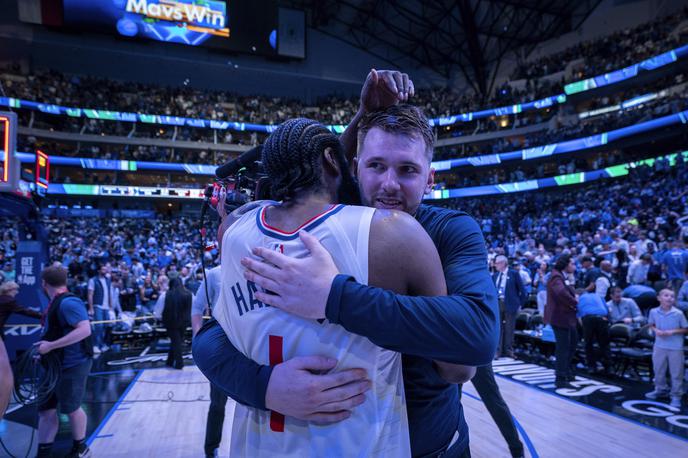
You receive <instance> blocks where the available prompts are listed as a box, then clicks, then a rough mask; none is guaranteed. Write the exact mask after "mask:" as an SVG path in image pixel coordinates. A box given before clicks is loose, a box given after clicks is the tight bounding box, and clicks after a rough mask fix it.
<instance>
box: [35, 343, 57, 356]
mask: <svg viewBox="0 0 688 458" xmlns="http://www.w3.org/2000/svg"><path fill="white" fill-rule="evenodd" d="M34 345H35V346H36V347H37V349H38V353H40V354H41V355H45V354H46V353H50V352H51V351H52V350H53V346H52V342H48V341H47V340H41V341H38V342H36V343H35V344H34Z"/></svg>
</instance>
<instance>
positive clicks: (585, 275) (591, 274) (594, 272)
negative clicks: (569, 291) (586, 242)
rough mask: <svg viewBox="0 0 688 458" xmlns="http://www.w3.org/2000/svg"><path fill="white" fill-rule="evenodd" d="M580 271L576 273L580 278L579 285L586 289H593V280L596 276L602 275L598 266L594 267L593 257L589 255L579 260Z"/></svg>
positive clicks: (589, 290)
mask: <svg viewBox="0 0 688 458" xmlns="http://www.w3.org/2000/svg"><path fill="white" fill-rule="evenodd" d="M581 267H582V271H581V272H580V274H579V275H578V278H579V279H580V286H581V287H582V288H584V289H585V290H586V291H588V292H591V291H595V281H596V280H597V277H599V276H600V275H602V272H601V271H600V269H599V268H597V267H595V264H594V262H593V259H592V258H591V257H590V256H585V257H584V258H583V259H582V260H581Z"/></svg>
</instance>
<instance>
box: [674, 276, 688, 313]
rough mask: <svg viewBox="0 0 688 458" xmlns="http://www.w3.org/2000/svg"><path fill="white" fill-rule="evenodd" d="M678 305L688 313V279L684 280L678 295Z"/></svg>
mask: <svg viewBox="0 0 688 458" xmlns="http://www.w3.org/2000/svg"><path fill="white" fill-rule="evenodd" d="M676 307H678V308H679V309H680V310H681V311H682V312H683V313H685V314H686V315H688V280H686V281H684V282H683V285H682V286H681V289H680V290H679V291H678V296H677V297H676Z"/></svg>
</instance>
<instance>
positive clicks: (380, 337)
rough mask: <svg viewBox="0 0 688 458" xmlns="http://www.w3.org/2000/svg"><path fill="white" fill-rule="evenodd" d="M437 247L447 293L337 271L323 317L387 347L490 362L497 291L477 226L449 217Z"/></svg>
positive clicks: (438, 357)
mask: <svg viewBox="0 0 688 458" xmlns="http://www.w3.org/2000/svg"><path fill="white" fill-rule="evenodd" d="M436 243H438V242H437V241H436ZM437 248H438V251H439V252H440V253H442V254H443V255H444V257H443V264H444V274H445V278H446V280H447V292H448V294H449V296H444V297H420V296H417V297H412V296H403V295H397V294H394V293H392V292H390V291H386V290H383V289H381V288H376V287H371V286H366V285H362V284H360V283H356V282H354V281H353V279H352V278H350V277H346V276H343V275H339V276H337V277H336V278H335V280H334V282H333V284H332V288H331V289H330V295H329V298H328V302H327V308H326V316H327V318H328V319H329V320H330V321H331V322H333V323H338V324H341V325H342V326H343V327H344V328H345V329H346V330H348V331H350V332H353V333H354V334H358V335H361V336H364V337H367V338H368V339H370V341H371V342H373V343H375V344H376V345H379V346H381V347H383V348H387V349H389V350H393V351H398V352H401V353H405V354H408V355H415V356H420V357H423V358H428V359H434V360H439V361H446V362H450V363H455V364H465V365H473V366H482V365H486V364H490V363H491V361H492V358H493V357H494V354H495V350H496V347H497V338H498V331H497V330H498V325H497V316H498V313H497V310H498V308H497V294H496V291H495V286H494V284H493V283H492V279H491V278H490V274H489V272H488V270H487V251H486V249H485V240H484V238H483V236H482V233H481V232H480V228H479V227H478V225H477V223H476V222H475V221H474V220H473V219H472V218H470V217H462V218H452V219H450V220H449V221H448V222H447V224H446V226H445V227H444V228H443V230H442V239H441V241H440V243H439V244H438V246H437Z"/></svg>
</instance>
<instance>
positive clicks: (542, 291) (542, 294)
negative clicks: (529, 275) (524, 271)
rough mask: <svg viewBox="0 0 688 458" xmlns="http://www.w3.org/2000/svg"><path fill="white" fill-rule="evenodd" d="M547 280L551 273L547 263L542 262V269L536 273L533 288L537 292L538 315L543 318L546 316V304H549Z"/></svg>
mask: <svg viewBox="0 0 688 458" xmlns="http://www.w3.org/2000/svg"><path fill="white" fill-rule="evenodd" d="M547 280H549V272H547V263H546V262H541V263H540V267H539V268H538V270H537V271H536V272H535V278H534V279H533V288H535V291H536V296H535V297H536V301H537V308H538V313H539V314H540V315H541V316H544V314H545V304H546V303H547Z"/></svg>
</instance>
